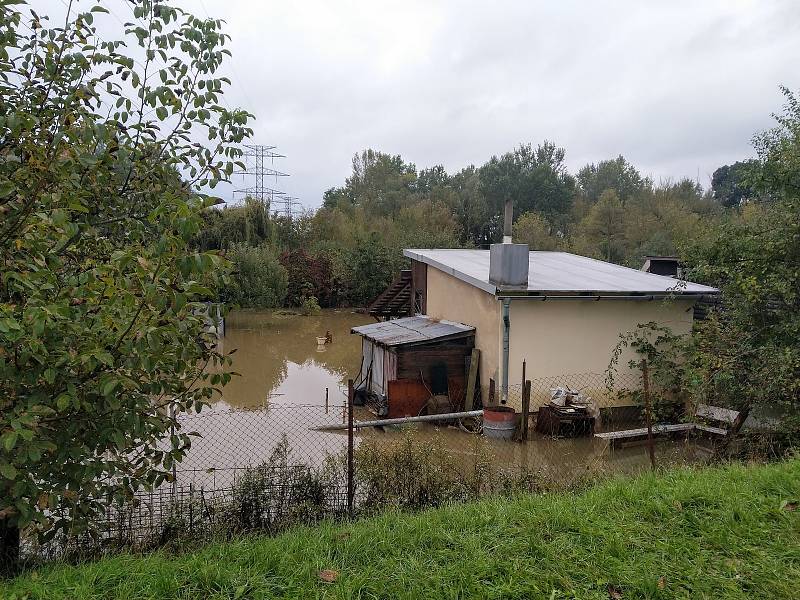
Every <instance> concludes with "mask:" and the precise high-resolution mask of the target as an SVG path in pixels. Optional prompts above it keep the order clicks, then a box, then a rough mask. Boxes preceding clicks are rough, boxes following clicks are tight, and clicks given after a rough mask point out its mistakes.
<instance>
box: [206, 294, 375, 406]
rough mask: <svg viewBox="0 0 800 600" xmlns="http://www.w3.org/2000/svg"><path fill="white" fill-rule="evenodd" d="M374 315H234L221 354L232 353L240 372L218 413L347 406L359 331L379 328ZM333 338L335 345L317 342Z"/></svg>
mask: <svg viewBox="0 0 800 600" xmlns="http://www.w3.org/2000/svg"><path fill="white" fill-rule="evenodd" d="M374 322H375V320H374V319H373V318H372V317H370V316H369V315H364V314H358V313H354V312H353V311H348V310H323V311H322V312H321V313H320V314H319V315H314V316H302V315H294V314H282V313H280V312H274V311H239V312H233V313H231V314H230V315H228V317H227V318H226V320H225V337H224V338H223V339H222V340H221V343H220V350H221V351H222V352H223V353H226V354H228V353H231V352H232V354H231V358H232V360H233V366H232V369H233V370H234V371H235V372H237V373H239V376H236V377H234V378H233V379H232V380H231V382H230V383H229V384H228V385H226V386H225V388H224V389H223V391H222V397H221V398H219V399H218V400H217V408H250V409H252V408H257V407H264V406H288V405H301V404H302V405H307V404H315V405H317V404H318V405H324V403H325V388H328V391H329V396H330V398H329V403H331V404H342V403H343V402H344V401H345V399H346V397H347V394H346V390H347V379H348V378H350V377H356V376H357V375H358V370H359V366H360V358H361V338H360V337H359V336H357V335H353V334H351V333H350V330H351V329H352V328H353V327H357V326H358V325H364V324H366V323H374ZM327 332H330V333H331V336H332V338H333V341H332V343H330V344H325V345H323V346H320V345H318V344H317V337H324V336H325V334H326V333H327Z"/></svg>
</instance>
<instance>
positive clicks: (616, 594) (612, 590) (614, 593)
mask: <svg viewBox="0 0 800 600" xmlns="http://www.w3.org/2000/svg"><path fill="white" fill-rule="evenodd" d="M607 589H608V597H609V598H611V599H612V600H619V599H620V598H622V588H620V587H617V586H616V585H611V584H610V583H609V584H608V588H607Z"/></svg>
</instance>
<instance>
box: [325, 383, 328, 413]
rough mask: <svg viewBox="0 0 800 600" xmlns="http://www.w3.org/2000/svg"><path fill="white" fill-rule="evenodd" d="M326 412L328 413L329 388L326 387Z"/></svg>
mask: <svg viewBox="0 0 800 600" xmlns="http://www.w3.org/2000/svg"><path fill="white" fill-rule="evenodd" d="M325 414H326V415H327V414H328V388H325Z"/></svg>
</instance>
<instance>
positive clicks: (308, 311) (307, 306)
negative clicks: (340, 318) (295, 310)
mask: <svg viewBox="0 0 800 600" xmlns="http://www.w3.org/2000/svg"><path fill="white" fill-rule="evenodd" d="M320 310H322V309H321V308H320V307H319V302H317V299H316V298H315V297H314V296H310V297H308V298H306V299H305V300H303V303H302V304H301V305H300V312H301V313H302V314H304V315H305V316H307V317H310V316H312V315H318V314H319V311H320Z"/></svg>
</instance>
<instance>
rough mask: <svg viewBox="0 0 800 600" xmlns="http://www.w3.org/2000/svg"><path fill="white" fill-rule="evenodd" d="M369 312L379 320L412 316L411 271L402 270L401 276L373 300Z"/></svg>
mask: <svg viewBox="0 0 800 600" xmlns="http://www.w3.org/2000/svg"><path fill="white" fill-rule="evenodd" d="M367 312H368V313H369V314H371V315H372V316H373V317H375V318H376V319H378V320H379V321H380V320H388V319H391V318H399V317H408V316H411V314H412V311H411V271H410V270H403V271H400V276H399V277H398V278H397V279H395V280H394V281H393V282H392V283H391V284H390V285H389V287H387V288H386V289H385V290H383V292H381V294H380V296H378V297H377V298H375V300H373V301H372V304H370V305H369V307H368V308H367Z"/></svg>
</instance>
